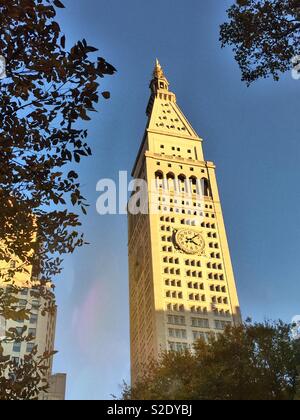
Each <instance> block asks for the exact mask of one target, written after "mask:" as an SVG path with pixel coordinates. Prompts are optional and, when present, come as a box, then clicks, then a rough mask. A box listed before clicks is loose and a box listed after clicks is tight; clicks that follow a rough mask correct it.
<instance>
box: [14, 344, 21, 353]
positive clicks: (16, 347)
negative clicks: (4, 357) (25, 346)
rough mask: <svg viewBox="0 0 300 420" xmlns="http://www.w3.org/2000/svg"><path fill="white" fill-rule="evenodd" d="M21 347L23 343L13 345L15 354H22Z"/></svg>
mask: <svg viewBox="0 0 300 420" xmlns="http://www.w3.org/2000/svg"><path fill="white" fill-rule="evenodd" d="M21 345H22V343H19V342H15V343H14V345H13V352H14V353H20V351H21Z"/></svg>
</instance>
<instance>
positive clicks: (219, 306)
mask: <svg viewBox="0 0 300 420" xmlns="http://www.w3.org/2000/svg"><path fill="white" fill-rule="evenodd" d="M150 89H151V97H150V100H149V104H148V107H147V116H148V123H147V127H146V131H145V134H144V137H143V140H142V144H141V147H140V150H139V152H138V156H137V159H136V162H135V165H134V168H133V172H132V176H133V178H134V179H143V180H145V181H146V182H147V185H148V210H149V211H148V212H147V213H148V214H137V215H133V214H129V216H128V217H129V221H128V223H129V227H128V231H129V282H130V328H131V366H132V381H133V383H134V382H135V381H136V380H137V378H138V376H139V373H140V372H142V370H143V365H144V364H146V363H147V362H149V361H150V360H152V359H153V358H154V359H155V358H157V357H158V356H159V354H160V352H161V351H163V350H182V349H185V348H188V347H189V346H191V345H192V343H193V342H194V341H195V340H196V339H198V338H200V337H203V338H206V337H207V334H212V333H213V334H220V333H222V331H223V330H224V328H225V327H226V325H227V324H238V323H239V322H240V321H241V315H240V309H239V301H238V296H237V290H236V285H235V280H234V274H233V269H232V264H231V259H230V252H229V247H228V242H227V237H226V231H225V225H224V220H223V215H222V208H221V203H220V197H219V192H218V187H217V181H216V173H215V169H216V168H215V165H214V163H213V162H210V161H206V160H205V158H204V154H203V149H202V139H201V138H200V137H199V136H198V135H197V133H196V132H195V130H194V129H193V128H192V126H191V125H190V123H189V122H188V120H187V119H186V117H185V116H184V114H183V113H182V111H181V109H180V108H179V106H178V104H177V101H176V95H175V94H174V93H173V92H171V91H170V90H169V82H168V80H167V78H166V77H165V75H164V72H163V70H162V68H161V66H160V64H159V62H158V61H157V63H156V66H155V70H154V74H153V79H152V81H151V84H150Z"/></svg>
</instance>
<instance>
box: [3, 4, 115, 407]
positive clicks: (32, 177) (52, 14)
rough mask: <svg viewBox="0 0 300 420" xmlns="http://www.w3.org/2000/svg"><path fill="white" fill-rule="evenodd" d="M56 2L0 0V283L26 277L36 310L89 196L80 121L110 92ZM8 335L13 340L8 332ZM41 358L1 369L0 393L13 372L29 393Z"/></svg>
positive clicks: (73, 241)
mask: <svg viewBox="0 0 300 420" xmlns="http://www.w3.org/2000/svg"><path fill="white" fill-rule="evenodd" d="M57 8H64V5H63V3H62V2H61V1H60V0H0V55H1V56H3V57H4V58H5V60H6V78H4V79H1V80H0V108H1V112H0V202H1V212H0V284H3V282H4V284H5V282H7V283H12V282H13V283H14V280H15V278H16V276H18V275H26V276H27V278H28V279H29V280H31V278H32V277H33V278H34V279H35V281H36V282H35V286H34V288H33V293H37V294H39V296H40V297H42V298H43V300H44V301H45V302H48V304H47V303H46V306H45V311H47V310H49V311H50V310H53V302H54V301H53V294H52V290H51V289H49V288H47V287H46V283H47V282H49V280H52V279H53V276H55V275H56V274H58V273H60V271H61V263H62V257H63V255H64V254H66V253H72V252H73V251H74V250H75V248H77V247H80V246H82V245H83V244H84V243H85V240H84V237H83V235H82V233H81V232H80V230H79V229H80V221H79V215H80V213H81V212H83V213H84V214H86V211H87V206H88V203H87V201H86V200H85V198H84V197H83V196H82V194H81V188H80V180H79V176H78V174H77V172H76V165H77V164H78V163H80V161H81V159H82V158H84V157H87V156H90V155H91V153H92V152H91V147H90V144H89V143H88V131H87V126H86V124H87V123H88V121H89V120H90V119H91V116H92V113H94V112H96V111H97V109H98V102H99V101H100V98H105V99H108V98H109V97H110V94H109V92H107V91H104V92H101V89H100V80H101V79H102V78H103V77H104V76H106V75H113V74H114V73H115V71H116V70H115V68H114V67H113V66H112V65H111V64H109V63H108V62H107V61H106V60H105V59H104V58H102V57H97V55H96V52H97V48H95V47H93V46H91V45H89V44H88V42H87V41H86V40H85V39H82V40H80V41H78V42H76V44H75V45H73V46H71V48H67V39H66V35H65V34H64V33H63V32H62V30H61V28H60V25H59V24H58V22H57V21H56V14H57ZM101 93H102V95H101ZM72 206H73V208H74V210H73V211H70V208H72ZM3 262H4V264H3ZM23 286H25V285H23ZM28 286H29V285H28ZM18 290H19V289H18V284H17V283H15V284H13V286H12V289H10V293H4V292H1V289H0V316H2V317H3V318H5V319H6V320H16V318H17V319H19V320H22V319H23V320H25V319H26V316H27V315H26V311H24V310H22V309H21V310H20V308H18V304H17V302H16V300H17V296H18V295H17V293H18ZM51 302H52V304H51ZM47 305H48V306H47ZM10 338H11V339H12V338H14V339H15V340H18V339H20V338H18V336H17V335H16V331H11V332H10ZM23 339H25V340H26V334H25V332H24V334H23ZM2 356H3V354H1V351H0V375H3V372H7V369H8V370H9V371H10V373H11V370H12V369H13V368H14V367H13V366H12V365H8V364H9V363H10V362H7V361H5V360H4V359H3V357H2ZM25 362H26V363H25ZM40 362H41V363H42V366H43V363H44V359H42V361H41V360H40V361H38V359H37V355H36V354H35V352H33V354H32V355H31V358H30V357H29V356H28V360H26V361H24V364H21V366H20V367H19V368H18V371H16V374H15V375H14V376H12V375H11V374H10V376H9V380H7V381H6V382H5V378H2V380H1V382H0V399H5V398H6V396H7V395H9V396H10V397H11V396H14V395H17V394H16V393H15V391H14V390H13V391H12V389H9V390H7V389H6V386H9V385H11V384H12V381H11V378H12V377H13V378H15V379H14V380H15V384H16V386H17V388H18V389H19V388H20V387H19V385H17V384H21V383H22V386H23V388H24V391H22V392H23V393H22V395H23V397H25V396H27V397H30V398H31V397H32V395H33V394H32V392H33V388H30V386H31V385H32V386H33V387H34V386H35V390H36V392H38V391H37V382H34V381H35V380H34V379H33V377H34V375H31V374H30V372H33V371H36V370H39V372H41V369H40V365H39V363H40ZM7 363H8V364H7ZM31 369H32V370H31ZM20 371H21V373H20ZM17 372H19V373H20V375H19V374H18V373H17ZM18 375H19V376H18ZM22 375H23V376H22ZM37 375H38V373H37ZM22 378H23V379H22ZM6 379H7V376H6ZM26 380H27V381H29V382H28V383H31V385H30V386H29V385H28V386H29V388H30V389H29V388H27V385H26V384H25V381H26ZM10 388H11V387H10ZM27 391H28V392H27ZM20 392H21V391H20ZM7 393H8V394H7ZM20 395H21V394H19V396H20Z"/></svg>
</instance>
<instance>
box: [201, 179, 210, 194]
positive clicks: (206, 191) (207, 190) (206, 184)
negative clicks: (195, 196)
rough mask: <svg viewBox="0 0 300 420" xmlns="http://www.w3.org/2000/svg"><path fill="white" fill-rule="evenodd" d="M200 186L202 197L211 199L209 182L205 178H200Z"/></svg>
mask: <svg viewBox="0 0 300 420" xmlns="http://www.w3.org/2000/svg"><path fill="white" fill-rule="evenodd" d="M201 184H202V191H203V195H204V197H211V188H210V182H209V180H208V179H207V178H202V179H201Z"/></svg>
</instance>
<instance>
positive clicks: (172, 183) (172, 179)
mask: <svg viewBox="0 0 300 420" xmlns="http://www.w3.org/2000/svg"><path fill="white" fill-rule="evenodd" d="M167 181H168V187H169V189H174V188H175V175H174V174H173V172H169V173H168V174H167Z"/></svg>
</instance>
